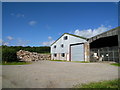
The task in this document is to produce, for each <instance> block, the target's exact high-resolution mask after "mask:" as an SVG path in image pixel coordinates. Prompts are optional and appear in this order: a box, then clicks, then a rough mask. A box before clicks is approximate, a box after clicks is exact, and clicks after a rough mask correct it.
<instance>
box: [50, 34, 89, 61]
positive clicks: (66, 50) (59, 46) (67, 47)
mask: <svg viewBox="0 0 120 90" xmlns="http://www.w3.org/2000/svg"><path fill="white" fill-rule="evenodd" d="M88 48H89V45H88V43H87V39H86V38H84V37H81V36H77V35H73V34H69V33H64V34H63V35H62V36H61V37H60V38H58V39H57V40H56V41H55V42H54V43H53V44H51V60H67V61H88V60H89V57H88V54H89V53H88V50H89V49H88Z"/></svg>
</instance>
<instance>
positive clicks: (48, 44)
mask: <svg viewBox="0 0 120 90" xmlns="http://www.w3.org/2000/svg"><path fill="white" fill-rule="evenodd" d="M48 40H49V41H45V42H43V43H42V45H45V46H50V45H51V44H52V43H53V42H55V40H52V37H51V36H49V37H48Z"/></svg>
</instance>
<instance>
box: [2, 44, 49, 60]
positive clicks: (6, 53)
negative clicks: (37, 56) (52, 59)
mask: <svg viewBox="0 0 120 90" xmlns="http://www.w3.org/2000/svg"><path fill="white" fill-rule="evenodd" d="M0 49H2V50H1V52H0V54H2V61H3V62H5V61H6V62H16V61H18V60H17V55H16V52H17V51H19V50H25V51H30V52H37V53H50V47H48V46H40V47H30V46H26V47H23V46H0Z"/></svg>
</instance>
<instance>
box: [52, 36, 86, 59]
mask: <svg viewBox="0 0 120 90" xmlns="http://www.w3.org/2000/svg"><path fill="white" fill-rule="evenodd" d="M64 36H68V39H67V40H64ZM83 42H86V40H84V39H81V38H78V37H75V36H71V35H69V34H64V35H63V36H62V37H61V38H60V39H59V40H57V41H56V42H55V43H54V44H53V45H52V46H51V54H52V55H51V59H53V58H54V59H57V60H66V59H67V60H69V46H70V44H75V43H83ZM61 44H63V45H64V47H63V48H62V47H61ZM54 45H56V48H54ZM54 53H57V54H58V55H57V56H58V57H54V56H53V54H54ZM61 53H66V54H65V57H61Z"/></svg>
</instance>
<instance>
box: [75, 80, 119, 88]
mask: <svg viewBox="0 0 120 90" xmlns="http://www.w3.org/2000/svg"><path fill="white" fill-rule="evenodd" d="M119 83H120V79H116V80H107V81H106V80H105V81H100V82H91V83H88V84H79V85H75V86H74V87H73V88H120V87H119Z"/></svg>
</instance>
